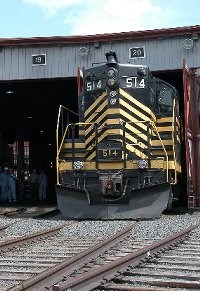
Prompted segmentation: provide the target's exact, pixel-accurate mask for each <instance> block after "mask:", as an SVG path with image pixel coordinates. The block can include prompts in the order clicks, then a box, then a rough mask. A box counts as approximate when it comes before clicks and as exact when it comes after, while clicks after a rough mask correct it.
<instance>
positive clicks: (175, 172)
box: [170, 99, 177, 185]
mask: <svg viewBox="0 0 200 291" xmlns="http://www.w3.org/2000/svg"><path fill="white" fill-rule="evenodd" d="M172 120H173V123H172V125H173V126H172V146H173V156H174V181H173V183H172V182H171V181H170V184H173V185H175V184H176V183H177V171H176V164H177V163H176V151H175V141H174V126H176V120H175V99H174V102H173V117H172Z"/></svg>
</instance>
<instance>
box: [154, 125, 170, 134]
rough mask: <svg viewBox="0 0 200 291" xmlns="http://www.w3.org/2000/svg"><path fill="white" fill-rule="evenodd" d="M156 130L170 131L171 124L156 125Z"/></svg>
mask: <svg viewBox="0 0 200 291" xmlns="http://www.w3.org/2000/svg"><path fill="white" fill-rule="evenodd" d="M157 130H158V132H159V133H161V132H165V131H172V126H163V127H159V126H158V127H157Z"/></svg>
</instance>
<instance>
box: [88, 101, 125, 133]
mask: <svg viewBox="0 0 200 291" xmlns="http://www.w3.org/2000/svg"><path fill="white" fill-rule="evenodd" d="M104 107H105V106H104ZM119 110H120V109H117V110H116V108H115V109H114V108H108V109H106V110H105V111H104V113H102V114H101V115H100V116H99V118H97V119H96V120H95V123H99V124H101V121H102V120H103V119H104V118H105V117H106V115H108V114H110V115H111V114H112V115H115V114H117V113H119ZM89 122H90V121H88V120H86V123H89ZM105 123H107V120H106V122H105ZM118 123H119V122H118ZM101 127H103V124H102V126H101ZM92 129H93V124H91V125H90V126H89V127H88V129H87V130H86V131H85V135H88V134H89V133H90V131H91V130H92Z"/></svg>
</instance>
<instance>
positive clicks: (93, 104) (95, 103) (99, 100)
mask: <svg viewBox="0 0 200 291" xmlns="http://www.w3.org/2000/svg"><path fill="white" fill-rule="evenodd" d="M106 95H107V92H104V93H103V94H102V95H101V96H99V97H98V98H97V99H96V100H95V101H94V103H92V105H91V106H90V107H89V108H88V109H87V110H86V111H85V116H87V115H88V114H90V113H91V111H92V110H93V108H94V107H95V106H97V105H98V104H99V103H101V102H102V100H103V98H104V97H105V96H106Z"/></svg>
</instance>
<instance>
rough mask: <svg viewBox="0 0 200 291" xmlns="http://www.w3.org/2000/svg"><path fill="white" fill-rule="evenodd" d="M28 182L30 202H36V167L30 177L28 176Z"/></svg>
mask: <svg viewBox="0 0 200 291" xmlns="http://www.w3.org/2000/svg"><path fill="white" fill-rule="evenodd" d="M29 183H30V196H31V197H30V199H31V201H32V202H36V201H37V200H38V174H37V171H36V169H33V170H32V172H31V174H30V177H29Z"/></svg>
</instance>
